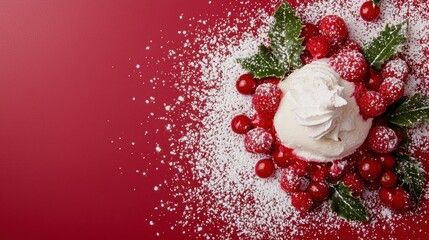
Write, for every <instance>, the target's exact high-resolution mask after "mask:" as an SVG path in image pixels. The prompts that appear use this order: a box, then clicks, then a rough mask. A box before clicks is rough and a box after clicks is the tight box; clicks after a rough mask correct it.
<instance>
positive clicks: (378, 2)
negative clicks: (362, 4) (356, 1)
mask: <svg viewBox="0 0 429 240" xmlns="http://www.w3.org/2000/svg"><path fill="white" fill-rule="evenodd" d="M372 2H373V3H374V4H375V5H376V6H380V4H381V0H372Z"/></svg>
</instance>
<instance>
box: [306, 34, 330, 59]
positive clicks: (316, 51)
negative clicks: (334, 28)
mask: <svg viewBox="0 0 429 240" xmlns="http://www.w3.org/2000/svg"><path fill="white" fill-rule="evenodd" d="M305 46H306V48H307V50H308V51H309V52H310V53H311V56H313V58H315V59H320V58H324V57H326V56H328V54H329V41H328V40H327V39H326V37H324V36H314V37H312V38H310V39H309V40H308V41H307V43H306V44H305Z"/></svg>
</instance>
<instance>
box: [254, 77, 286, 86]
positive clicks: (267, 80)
mask: <svg viewBox="0 0 429 240" xmlns="http://www.w3.org/2000/svg"><path fill="white" fill-rule="evenodd" d="M280 80H281V79H280V78H276V77H264V78H261V79H258V80H257V81H256V85H257V86H259V85H261V84H263V83H272V84H274V85H277V84H279V82H280Z"/></svg>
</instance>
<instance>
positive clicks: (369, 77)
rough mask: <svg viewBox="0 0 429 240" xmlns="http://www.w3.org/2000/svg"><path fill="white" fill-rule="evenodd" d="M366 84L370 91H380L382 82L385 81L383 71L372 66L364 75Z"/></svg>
mask: <svg viewBox="0 0 429 240" xmlns="http://www.w3.org/2000/svg"><path fill="white" fill-rule="evenodd" d="M364 82H365V86H366V88H367V89H368V90H370V91H378V89H379V88H380V85H381V83H382V82H383V77H382V76H381V73H380V72H378V71H377V70H375V69H374V68H372V67H370V68H369V71H368V72H367V73H366V75H365V77H364Z"/></svg>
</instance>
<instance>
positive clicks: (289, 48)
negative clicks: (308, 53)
mask: <svg viewBox="0 0 429 240" xmlns="http://www.w3.org/2000/svg"><path fill="white" fill-rule="evenodd" d="M302 27H303V26H302V24H301V21H300V20H299V19H298V17H297V16H296V14H295V12H294V11H293V9H292V8H291V6H290V5H289V3H282V4H281V5H280V7H279V9H278V10H277V11H276V12H275V13H274V22H273V24H272V25H271V27H270V30H269V32H268V36H269V37H270V39H271V47H272V49H273V54H274V56H276V58H277V59H279V62H280V64H281V65H282V66H283V68H284V69H287V70H289V69H290V68H293V69H297V68H300V67H301V64H302V63H301V54H302V53H303V51H304V46H302V43H303V41H304V39H303V38H300V37H299V35H300V34H301V31H302Z"/></svg>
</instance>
